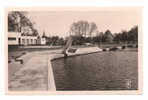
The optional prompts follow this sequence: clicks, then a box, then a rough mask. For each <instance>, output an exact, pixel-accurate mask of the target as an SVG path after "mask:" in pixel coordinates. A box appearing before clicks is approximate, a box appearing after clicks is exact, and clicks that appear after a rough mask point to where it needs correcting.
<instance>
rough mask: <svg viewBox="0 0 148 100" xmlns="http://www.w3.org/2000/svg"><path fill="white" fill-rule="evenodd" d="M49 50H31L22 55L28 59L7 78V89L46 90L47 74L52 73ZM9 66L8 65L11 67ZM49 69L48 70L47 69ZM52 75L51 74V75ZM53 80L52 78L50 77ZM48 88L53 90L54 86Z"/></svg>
mask: <svg viewBox="0 0 148 100" xmlns="http://www.w3.org/2000/svg"><path fill="white" fill-rule="evenodd" d="M49 54H50V52H46V51H45V52H43V51H42V52H32V53H30V54H28V55H25V56H23V57H22V58H23V59H24V60H25V59H26V58H28V57H29V58H28V59H29V60H28V61H25V62H24V65H22V66H20V67H21V68H20V69H19V70H18V71H16V72H15V73H14V74H12V76H11V79H9V90H15V91H17V90H22V91H24V90H26V91H29V90H40V91H41V90H43V91H44V90H48V89H49V84H48V83H49V82H50V84H53V83H51V81H48V77H49V75H50V76H51V75H52V73H51V72H52V71H51V70H52V69H51V68H49V67H51V65H50V61H48V60H49ZM16 65H18V64H14V65H12V64H11V66H16ZM11 66H9V67H11ZM48 69H50V71H49V70H48ZM52 77H53V75H52ZM50 79H52V80H53V78H50ZM50 89H52V90H54V89H55V87H51V86H50Z"/></svg>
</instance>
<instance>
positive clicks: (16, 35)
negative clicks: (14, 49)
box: [8, 32, 37, 45]
mask: <svg viewBox="0 0 148 100" xmlns="http://www.w3.org/2000/svg"><path fill="white" fill-rule="evenodd" d="M36 44H37V36H22V35H21V33H20V32H8V45H36Z"/></svg>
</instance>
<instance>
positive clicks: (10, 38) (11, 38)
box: [8, 37, 16, 40]
mask: <svg viewBox="0 0 148 100" xmlns="http://www.w3.org/2000/svg"><path fill="white" fill-rule="evenodd" d="M8 40H16V38H14V37H9V38H8Z"/></svg>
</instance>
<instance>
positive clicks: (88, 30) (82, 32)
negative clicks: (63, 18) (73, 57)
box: [70, 20, 97, 37]
mask: <svg viewBox="0 0 148 100" xmlns="http://www.w3.org/2000/svg"><path fill="white" fill-rule="evenodd" d="M96 30H97V25H96V24H95V23H94V22H92V23H88V22H87V21H82V20H80V21H78V22H74V23H72V25H71V27H70V33H72V35H76V36H84V37H86V36H87V35H89V36H91V34H92V33H93V32H94V31H96Z"/></svg>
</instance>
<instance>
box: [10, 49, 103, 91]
mask: <svg viewBox="0 0 148 100" xmlns="http://www.w3.org/2000/svg"><path fill="white" fill-rule="evenodd" d="M61 51H62V50H48V51H35V52H29V53H26V54H25V55H23V56H21V57H19V58H18V59H22V60H23V64H19V63H18V62H15V61H13V62H11V63H10V64H9V65H8V67H9V68H8V69H9V72H11V70H12V69H13V68H15V67H17V70H14V71H13V72H11V73H9V78H8V80H9V81H8V85H9V87H8V88H9V90H10V91H24V90H25V91H30V90H33V91H34V90H39V91H41V90H42V91H47V90H48V91H56V86H55V82H54V75H53V70H52V66H51V60H54V59H58V58H63V57H64V55H63V54H61ZM99 51H101V49H99V48H98V47H89V48H80V49H78V50H77V51H76V53H69V55H68V56H75V55H81V54H88V53H94V52H99Z"/></svg>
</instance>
